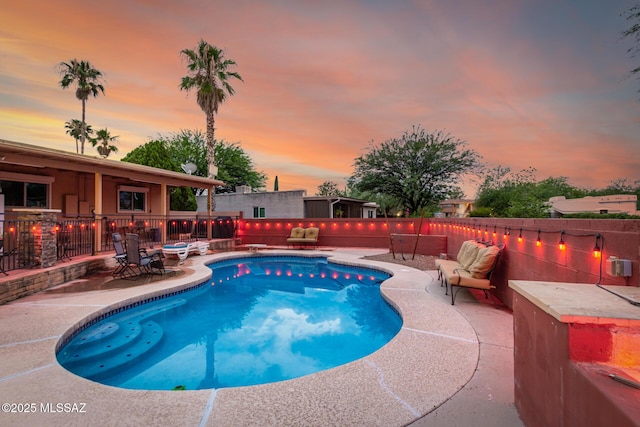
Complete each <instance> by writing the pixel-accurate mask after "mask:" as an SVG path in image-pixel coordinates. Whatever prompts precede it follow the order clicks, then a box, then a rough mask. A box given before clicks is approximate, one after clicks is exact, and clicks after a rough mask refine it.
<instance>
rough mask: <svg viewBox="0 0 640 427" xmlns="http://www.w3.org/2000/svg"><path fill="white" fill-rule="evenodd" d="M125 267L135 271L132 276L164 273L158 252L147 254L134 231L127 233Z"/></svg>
mask: <svg viewBox="0 0 640 427" xmlns="http://www.w3.org/2000/svg"><path fill="white" fill-rule="evenodd" d="M126 243H127V269H131V270H133V271H134V272H136V271H137V274H135V276H132V277H134V278H138V277H139V276H141V275H142V274H154V273H156V272H157V273H159V274H164V263H163V262H162V257H161V255H160V254H159V253H155V254H151V255H149V254H147V250H146V249H144V248H140V236H138V235H137V234H134V233H127V236H126Z"/></svg>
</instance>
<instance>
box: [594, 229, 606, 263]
mask: <svg viewBox="0 0 640 427" xmlns="http://www.w3.org/2000/svg"><path fill="white" fill-rule="evenodd" d="M600 241H602V246H604V239H603V237H602V236H601V235H600V234H596V244H595V246H594V247H593V257H594V258H600V257H601V256H602V250H601V249H600V244H599V243H600Z"/></svg>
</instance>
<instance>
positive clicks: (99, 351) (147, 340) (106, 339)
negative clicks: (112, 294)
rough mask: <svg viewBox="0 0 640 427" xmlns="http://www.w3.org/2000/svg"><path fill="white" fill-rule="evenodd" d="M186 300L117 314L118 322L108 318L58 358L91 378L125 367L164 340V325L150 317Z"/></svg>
mask: <svg viewBox="0 0 640 427" xmlns="http://www.w3.org/2000/svg"><path fill="white" fill-rule="evenodd" d="M185 303H186V300H185V299H179V300H175V301H167V302H165V303H160V304H158V303H154V304H151V305H150V306H149V307H148V308H143V309H137V311H136V312H135V313H131V314H129V315H127V314H126V313H125V312H123V314H124V316H122V315H116V316H115V321H106V322H104V323H103V324H101V325H99V326H97V327H96V328H88V329H86V330H85V331H83V332H81V333H80V334H78V336H77V337H76V338H75V339H74V340H72V341H71V342H70V343H69V344H67V345H66V346H65V347H64V348H63V349H62V351H61V352H60V353H59V354H58V356H57V357H58V361H59V362H60V364H61V365H62V366H64V367H65V368H67V369H69V370H70V371H72V372H74V373H75V374H77V375H80V376H83V377H86V378H89V379H93V377H95V376H97V375H103V374H105V373H107V372H110V371H112V370H114V369H121V368H122V367H124V366H125V365H126V364H129V363H131V362H132V361H134V360H136V359H137V358H138V357H140V356H142V355H144V354H145V353H146V352H148V351H149V350H151V349H152V348H153V347H155V346H156V345H157V344H158V343H159V342H160V341H161V340H162V336H163V334H164V331H163V330H162V327H161V326H160V325H159V324H158V323H156V322H154V321H153V320H150V319H149V318H150V317H152V316H154V315H156V314H159V313H162V312H164V311H167V310H171V309H174V308H177V307H179V306H182V305H184V304H185Z"/></svg>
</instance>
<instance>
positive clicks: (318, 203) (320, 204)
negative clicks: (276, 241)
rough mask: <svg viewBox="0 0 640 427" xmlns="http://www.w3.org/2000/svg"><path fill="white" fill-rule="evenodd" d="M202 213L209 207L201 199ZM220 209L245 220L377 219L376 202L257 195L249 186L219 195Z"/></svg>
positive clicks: (296, 193) (303, 193)
mask: <svg viewBox="0 0 640 427" xmlns="http://www.w3.org/2000/svg"><path fill="white" fill-rule="evenodd" d="M197 199H198V210H200V209H201V208H202V207H205V206H206V203H207V200H206V196H199V197H198V198H197ZM215 203H216V210H217V211H218V210H219V211H240V212H242V217H243V218H375V217H376V210H377V208H378V207H379V206H378V205H377V204H376V203H373V202H368V201H366V200H359V199H354V198H350V197H339V196H311V197H307V196H306V191H305V190H290V191H261V192H254V191H253V190H252V188H251V187H250V186H248V185H240V186H237V187H236V191H235V192H234V193H222V194H216V196H215Z"/></svg>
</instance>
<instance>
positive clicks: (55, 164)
mask: <svg viewBox="0 0 640 427" xmlns="http://www.w3.org/2000/svg"><path fill="white" fill-rule="evenodd" d="M3 163H6V164H13V165H20V166H25V167H29V168H34V169H35V170H37V169H43V168H55V169H59V170H65V171H73V172H83V173H100V174H103V175H111V176H118V177H123V178H128V179H131V180H134V181H139V182H146V183H152V184H166V185H169V186H174V187H195V188H211V187H214V186H218V185H224V182H222V181H220V180H217V179H209V178H205V177H201V176H195V175H187V174H184V173H180V172H173V171H168V170H164V169H158V168H153V167H150V166H143V165H138V164H135V163H128V162H122V161H119V160H108V159H103V158H99V157H92V156H88V155H84V154H76V153H69V152H66V151H61V150H54V149H51V148H47V147H40V146H36V145H29V144H22V143H18V142H12V141H6V140H3V139H0V165H2V164H3Z"/></svg>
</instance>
